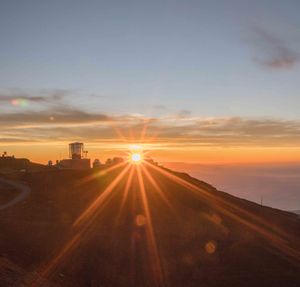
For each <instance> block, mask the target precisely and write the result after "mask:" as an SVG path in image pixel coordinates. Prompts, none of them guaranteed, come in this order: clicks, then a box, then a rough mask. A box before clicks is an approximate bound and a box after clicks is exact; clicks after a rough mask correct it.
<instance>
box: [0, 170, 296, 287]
mask: <svg viewBox="0 0 300 287" xmlns="http://www.w3.org/2000/svg"><path fill="white" fill-rule="evenodd" d="M123 168H124V167H121V168H118V169H115V170H113V171H111V172H108V173H103V172H95V171H92V170H91V171H70V170H69V171H68V170H60V171H59V170H53V171H48V172H46V171H40V172H35V173H24V174H22V173H19V174H17V175H16V174H15V175H13V176H12V175H11V177H13V178H14V179H16V178H18V179H19V180H22V181H24V182H26V184H27V185H28V186H29V187H31V189H32V192H31V193H30V195H29V196H28V197H27V198H25V199H24V200H23V201H22V202H19V203H17V204H16V205H14V206H12V207H10V208H7V209H4V210H0V286H64V287H65V286H143V287H146V286H149V287H152V286H171V287H176V286H180V287H181V286H231V287H234V286H238V287H241V286H270V287H277V286H278V287H282V286H295V287H296V286H300V272H299V271H300V257H299V256H300V220H299V219H298V217H297V215H295V214H293V213H289V212H284V211H280V210H276V209H272V208H268V207H261V206H259V205H257V204H255V203H252V202H249V201H246V200H243V199H238V198H235V197H233V196H230V195H228V194H226V193H223V192H220V191H217V190H216V189H215V188H213V187H212V186H210V185H208V184H206V183H204V182H201V181H198V180H196V179H194V178H191V177H189V176H188V175H186V174H180V173H174V172H171V171H168V170H165V169H158V168H157V167H155V168H153V167H150V166H149V167H148V166H147V170H148V171H149V173H150V175H151V177H152V179H151V178H149V177H147V175H146V174H145V173H143V170H141V173H140V174H141V175H143V176H142V180H141V178H139V177H138V174H139V173H138V172H137V169H139V168H138V167H136V166H132V167H131V168H132V170H133V171H132V182H131V185H128V184H127V183H128V181H127V180H128V179H130V174H131V172H130V170H128V172H127V173H126V174H124V177H123V178H122V179H121V180H120V182H119V184H117V185H116V186H115V188H114V189H113V190H112V191H111V192H110V190H108V191H107V190H106V191H104V190H105V188H106V187H107V186H108V185H109V184H111V183H112V182H114V180H116V179H117V178H118V174H120V172H121V171H122V169H123ZM159 170H161V171H162V172H160V171H159ZM167 174H171V176H167ZM92 175H96V176H94V177H91V176H92ZM7 177H8V176H7ZM153 180H154V181H155V182H153ZM143 183H144V186H145V190H143V188H142V187H141V186H143ZM127 191H128V193H127ZM126 193H127V198H126V201H125V200H124V198H125V195H126ZM99 196H100V199H98V200H96V199H97V198H99ZM2 200H3V199H2ZM92 203H94V205H92V208H90V209H89V211H90V213H84V216H83V217H80V219H81V220H80V221H76V220H77V219H78V217H79V216H80V215H82V214H83V212H84V211H85V210H86V209H87V208H88V206H90V204H92ZM121 207H122V209H121ZM147 207H148V208H149V209H147ZM149 212H150V215H151V218H150V215H149ZM74 222H77V224H76V225H75V227H74V226H73V224H74ZM151 227H153V229H152V228H151Z"/></svg>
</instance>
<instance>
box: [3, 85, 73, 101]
mask: <svg viewBox="0 0 300 287" xmlns="http://www.w3.org/2000/svg"><path fill="white" fill-rule="evenodd" d="M68 93H69V91H65V90H42V91H38V92H36V94H37V95H36V94H33V93H32V92H28V93H27V92H24V91H20V90H14V89H11V90H9V91H7V92H0V103H8V104H9V103H11V102H12V101H14V100H23V101H26V102H31V103H42V104H44V103H56V102H58V101H60V100H62V99H63V98H64V97H65V96H66V95H67V94H68Z"/></svg>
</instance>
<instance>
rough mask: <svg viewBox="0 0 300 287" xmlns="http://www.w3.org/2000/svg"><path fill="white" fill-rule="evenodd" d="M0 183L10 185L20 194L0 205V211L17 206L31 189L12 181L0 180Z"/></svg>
mask: <svg viewBox="0 0 300 287" xmlns="http://www.w3.org/2000/svg"><path fill="white" fill-rule="evenodd" d="M1 183H5V184H7V185H10V186H11V187H13V188H15V189H17V190H18V191H19V192H20V193H19V194H18V195H17V196H16V197H15V198H13V199H12V200H10V201H9V202H7V203H4V204H1V205H0V210H3V209H6V208H8V207H11V206H13V205H15V204H17V203H18V202H20V201H22V200H23V199H25V198H26V197H27V196H28V195H29V194H30V192H31V189H30V188H29V187H28V186H27V185H25V184H24V183H21V182H16V181H13V180H8V179H4V178H0V184H1Z"/></svg>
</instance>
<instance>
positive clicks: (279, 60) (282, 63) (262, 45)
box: [253, 26, 300, 69]
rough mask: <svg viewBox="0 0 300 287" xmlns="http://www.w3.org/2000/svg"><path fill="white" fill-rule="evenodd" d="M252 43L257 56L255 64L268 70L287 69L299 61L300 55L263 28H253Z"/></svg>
mask: <svg viewBox="0 0 300 287" xmlns="http://www.w3.org/2000/svg"><path fill="white" fill-rule="evenodd" d="M253 31H254V37H253V43H254V45H255V47H256V48H257V53H258V55H257V56H256V57H255V58H254V60H255V62H257V63H259V64H260V65H262V66H264V67H267V68H270V69H289V68H292V67H294V66H295V65H296V64H298V63H299V61H300V54H299V53H298V52H296V51H294V50H293V49H292V48H291V47H289V45H288V44H287V43H286V42H285V41H284V40H283V39H281V38H279V37H277V36H275V35H274V34H273V33H271V32H270V31H268V30H266V29H264V28H263V27H259V26H256V27H255V28H254V30H253Z"/></svg>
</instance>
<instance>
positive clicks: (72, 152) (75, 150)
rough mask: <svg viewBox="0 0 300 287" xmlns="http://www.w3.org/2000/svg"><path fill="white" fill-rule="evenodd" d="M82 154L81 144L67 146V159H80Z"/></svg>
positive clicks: (75, 143)
mask: <svg viewBox="0 0 300 287" xmlns="http://www.w3.org/2000/svg"><path fill="white" fill-rule="evenodd" d="M83 154H84V150H83V143H79V142H74V143H70V144H69V158H70V159H82V158H83Z"/></svg>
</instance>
